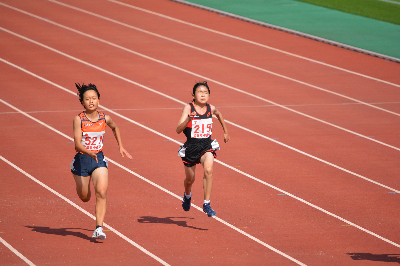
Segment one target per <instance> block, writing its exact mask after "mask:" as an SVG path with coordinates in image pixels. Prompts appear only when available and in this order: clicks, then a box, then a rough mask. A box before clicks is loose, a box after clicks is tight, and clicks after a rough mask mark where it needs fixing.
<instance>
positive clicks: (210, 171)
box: [204, 166, 213, 176]
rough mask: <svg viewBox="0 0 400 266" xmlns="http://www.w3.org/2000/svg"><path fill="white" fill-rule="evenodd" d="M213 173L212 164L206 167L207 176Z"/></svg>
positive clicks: (205, 173)
mask: <svg viewBox="0 0 400 266" xmlns="http://www.w3.org/2000/svg"><path fill="white" fill-rule="evenodd" d="M212 174H213V167H212V166H206V167H204V175H205V176H212Z"/></svg>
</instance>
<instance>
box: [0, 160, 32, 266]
mask: <svg viewBox="0 0 400 266" xmlns="http://www.w3.org/2000/svg"><path fill="white" fill-rule="evenodd" d="M2 158H3V157H1V156H0V159H2ZM0 242H1V243H3V244H4V246H6V247H7V248H8V249H9V250H11V251H12V252H13V253H14V254H15V255H17V256H18V257H20V258H21V259H22V260H23V261H25V262H26V263H27V264H28V265H30V266H35V264H33V263H32V262H31V261H30V260H28V259H27V258H26V257H25V256H24V255H22V254H21V253H19V252H18V250H16V249H15V248H13V247H12V246H11V245H10V244H8V243H7V242H6V241H5V240H4V239H3V238H1V237H0Z"/></svg>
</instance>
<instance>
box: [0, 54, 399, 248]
mask: <svg viewBox="0 0 400 266" xmlns="http://www.w3.org/2000/svg"><path fill="white" fill-rule="evenodd" d="M0 60H1V61H3V62H4V60H3V59H2V58H0ZM5 63H9V62H7V61H6V62H5ZM15 66H16V65H15ZM16 67H17V68H18V69H20V70H21V71H23V72H25V73H28V74H30V75H32V76H34V77H37V78H38V79H40V80H43V81H45V82H47V83H48V84H51V85H53V86H55V87H57V88H60V89H62V90H64V91H66V92H68V93H71V94H73V95H75V96H76V94H75V93H73V92H72V91H70V90H68V89H66V88H64V87H62V86H60V85H58V84H55V83H53V82H51V81H49V80H46V79H45V78H42V77H40V76H38V75H36V74H34V73H31V72H29V71H27V70H25V69H23V68H19V67H18V66H16ZM0 102H2V103H3V104H5V105H7V106H9V107H10V108H12V109H14V110H16V111H18V112H20V113H21V114H23V115H25V116H27V117H29V118H30V119H32V120H34V121H36V122H38V123H40V124H41V125H43V126H45V127H47V128H49V129H51V130H53V131H55V132H57V133H59V134H61V135H62V136H64V137H66V138H68V139H70V140H73V139H72V138H71V137H69V136H67V135H65V134H64V133H62V132H60V131H58V130H56V129H55V128H53V127H51V126H49V125H47V124H45V123H44V122H42V121H40V120H38V119H36V118H34V117H32V116H31V115H29V114H27V113H25V112H23V111H22V110H20V109H18V108H16V107H14V106H13V105H11V104H9V103H7V102H5V101H3V100H1V99H0ZM99 106H101V105H99ZM101 108H103V109H104V110H107V111H108V112H110V113H112V114H115V115H116V116H118V117H120V118H122V119H125V120H127V121H130V122H131V123H133V124H135V125H138V126H140V127H142V128H144V129H147V130H149V131H151V132H153V133H155V134H157V135H159V136H161V137H163V138H166V139H169V140H171V141H172V142H175V143H177V144H179V145H182V144H183V143H181V142H178V141H176V140H174V139H172V138H170V137H168V136H166V135H164V134H162V133H160V132H158V131H155V130H154V129H151V128H149V127H147V126H144V125H142V124H140V123H138V122H136V121H134V120H132V119H130V118H128V117H125V116H123V115H121V114H119V113H117V112H114V111H113V110H111V109H108V108H106V107H104V106H101ZM273 141H274V142H278V141H275V140H273ZM108 160H109V161H110V162H112V163H114V164H115V165H117V166H119V167H120V168H122V169H124V170H126V171H127V172H129V173H131V174H133V175H135V176H137V177H139V178H140V179H142V180H143V181H145V182H147V183H150V184H152V185H153V186H155V187H157V188H159V189H160V190H162V191H164V192H166V193H168V194H170V195H172V196H174V197H175V198H178V199H180V200H181V197H180V196H178V195H176V194H174V193H172V192H170V191H168V190H167V189H165V188H163V187H161V186H159V185H158V184H156V183H154V182H152V181H150V180H148V179H146V178H144V177H142V176H140V175H139V174H137V173H135V172H133V171H131V170H130V169H129V168H127V167H125V166H122V165H120V164H119V163H117V162H115V161H113V160H111V159H108ZM215 162H217V163H219V164H222V165H223V166H225V167H227V168H229V169H231V170H233V171H236V172H238V173H240V174H242V175H244V176H247V177H249V178H250V179H252V180H254V181H257V182H259V183H261V184H264V185H266V186H268V187H270V188H272V189H275V190H277V191H279V192H281V193H283V194H286V195H287V196H290V197H292V198H294V199H296V200H298V201H300V202H303V203H305V204H307V205H308V206H310V207H312V208H315V209H317V210H319V211H322V212H323V213H325V214H327V215H329V216H332V217H334V218H336V219H339V220H341V221H343V222H345V223H347V224H349V225H352V226H354V227H357V228H358V229H360V230H362V231H364V232H366V233H368V234H370V235H372V236H375V237H377V238H379V239H381V240H383V241H385V242H387V243H389V244H392V245H394V246H396V247H400V245H399V244H397V243H395V242H393V241H391V240H389V239H386V238H384V237H382V236H380V235H378V234H376V233H374V232H372V231H369V230H367V229H365V228H363V227H361V226H359V225H356V224H355V223H352V222H350V221H348V220H346V219H344V218H342V217H340V216H338V215H336V214H333V213H331V212H329V211H327V210H325V209H323V208H321V207H319V206H317V205H314V204H312V203H310V202H308V201H306V200H304V199H302V198H300V197H297V196H295V195H294V194H291V193H289V192H287V191H285V190H283V189H280V188H278V187H276V186H274V185H272V184H269V183H267V182H265V181H263V180H260V179H258V178H256V177H254V176H252V175H250V174H247V173H245V172H243V171H240V170H238V169H236V168H235V167H232V166H230V165H228V164H226V163H224V162H222V161H219V160H217V159H216V160H215ZM329 164H330V163H329ZM330 165H333V164H330ZM339 169H343V171H346V172H348V173H352V174H354V175H356V176H359V177H361V178H363V179H365V180H370V179H368V178H366V177H363V176H361V175H358V174H356V173H353V172H350V171H348V170H346V169H344V168H340V167H339ZM370 182H372V183H374V184H379V183H378V182H376V181H373V180H370ZM379 185H380V186H382V187H385V188H387V189H389V190H391V191H394V192H398V193H400V191H398V190H395V189H392V188H390V187H388V186H385V185H382V184H379ZM192 206H194V207H195V208H196V209H198V210H200V211H202V209H201V208H199V207H197V206H195V205H193V204H192ZM215 219H219V218H215ZM218 221H219V220H218ZM221 221H222V220H221ZM224 223H225V222H224ZM229 227H231V228H236V227H234V226H233V225H229ZM236 229H237V231H238V230H239V231H238V232H241V230H240V229H238V228H236ZM236 229H235V230H236ZM246 236H248V235H246ZM248 237H250V235H249V236H248ZM251 239H253V238H251ZM260 241H261V240H260ZM257 242H258V241H257ZM259 243H260V242H259ZM261 243H264V242H262V241H261ZM264 244H265V243H264ZM264 244H263V245H264ZM264 246H265V247H267V248H269V249H270V246H269V245H268V244H265V245H264ZM271 248H272V247H271ZM283 254H284V253H283Z"/></svg>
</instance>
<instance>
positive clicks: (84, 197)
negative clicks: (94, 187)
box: [76, 190, 91, 202]
mask: <svg viewBox="0 0 400 266" xmlns="http://www.w3.org/2000/svg"><path fill="white" fill-rule="evenodd" d="M76 192H77V193H78V196H79V198H80V199H81V200H82V201H83V202H88V201H89V200H90V196H91V195H90V192H89V193H82V192H80V191H78V190H77V191H76Z"/></svg>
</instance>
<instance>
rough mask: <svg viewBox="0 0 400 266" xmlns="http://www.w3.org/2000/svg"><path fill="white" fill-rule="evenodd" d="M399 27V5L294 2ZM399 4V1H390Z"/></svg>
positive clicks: (361, 0)
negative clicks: (389, 23)
mask: <svg viewBox="0 0 400 266" xmlns="http://www.w3.org/2000/svg"><path fill="white" fill-rule="evenodd" d="M296 1H300V2H305V3H309V4H314V5H318V6H323V7H327V8H331V9H336V10H340V11H343V12H347V13H351V14H356V15H360V16H364V17H369V18H374V19H378V20H382V21H386V22H391V23H394V24H399V25H400V4H394V3H388V2H384V1H379V0H296ZM390 1H396V2H398V3H400V0H390Z"/></svg>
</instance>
